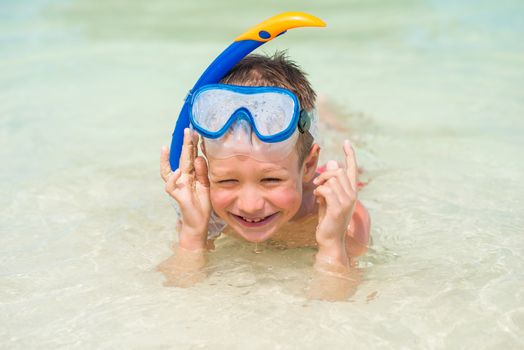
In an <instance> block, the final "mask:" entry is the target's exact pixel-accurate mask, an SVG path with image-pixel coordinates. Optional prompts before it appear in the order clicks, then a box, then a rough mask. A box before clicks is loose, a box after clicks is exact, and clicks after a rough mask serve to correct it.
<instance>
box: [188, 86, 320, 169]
mask: <svg viewBox="0 0 524 350" xmlns="http://www.w3.org/2000/svg"><path fill="white" fill-rule="evenodd" d="M313 117H314V116H313V113H311V112H307V111H305V110H303V109H301V108H300V104H299V101H298V99H297V97H296V96H295V95H294V94H293V93H292V92H291V91H289V90H287V89H282V88H279V87H261V86H236V85H224V84H210V85H204V86H203V87H201V88H200V89H198V90H197V91H195V92H194V94H193V95H192V98H191V101H190V102H189V120H190V123H191V127H192V128H193V129H194V130H196V131H197V132H198V133H199V134H200V135H201V136H202V137H203V139H204V145H205V149H206V154H207V155H208V156H211V157H213V158H221V159H223V158H228V157H231V156H236V155H245V156H249V157H251V158H254V159H256V160H260V161H278V160H281V159H283V158H285V157H286V156H287V155H288V154H289V153H290V152H291V150H292V149H293V146H294V145H295V144H296V141H297V138H298V133H299V132H300V133H304V132H306V131H308V130H309V129H310V127H311V122H312V119H313Z"/></svg>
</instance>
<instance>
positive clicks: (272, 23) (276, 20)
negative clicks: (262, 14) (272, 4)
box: [235, 12, 326, 42]
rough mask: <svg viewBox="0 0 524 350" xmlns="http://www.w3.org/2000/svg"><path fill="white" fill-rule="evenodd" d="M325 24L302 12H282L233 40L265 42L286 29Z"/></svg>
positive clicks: (323, 25) (322, 25)
mask: <svg viewBox="0 0 524 350" xmlns="http://www.w3.org/2000/svg"><path fill="white" fill-rule="evenodd" d="M325 26H326V23H325V22H324V21H322V20H321V19H320V18H318V17H315V16H313V15H310V14H308V13H304V12H284V13H281V14H279V15H276V16H273V17H271V18H269V19H266V20H265V21H263V22H260V23H259V24H257V25H256V26H254V27H251V28H250V29H248V30H247V31H246V32H244V33H243V34H241V35H239V36H238V37H236V38H235V41H242V40H256V41H260V42H267V41H270V40H271V39H274V38H275V37H277V36H279V35H280V34H282V33H284V32H285V31H286V30H288V29H293V28H299V27H325Z"/></svg>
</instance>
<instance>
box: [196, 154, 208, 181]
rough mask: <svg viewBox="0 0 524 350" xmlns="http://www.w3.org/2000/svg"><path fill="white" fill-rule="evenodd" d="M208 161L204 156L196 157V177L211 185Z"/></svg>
mask: <svg viewBox="0 0 524 350" xmlns="http://www.w3.org/2000/svg"><path fill="white" fill-rule="evenodd" d="M207 171H208V170H207V163H206V160H205V159H204V158H203V157H196V159H195V177H196V180H197V181H198V182H199V183H200V184H201V185H202V186H205V187H209V177H208V175H207Z"/></svg>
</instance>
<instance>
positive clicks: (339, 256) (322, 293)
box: [309, 141, 369, 300]
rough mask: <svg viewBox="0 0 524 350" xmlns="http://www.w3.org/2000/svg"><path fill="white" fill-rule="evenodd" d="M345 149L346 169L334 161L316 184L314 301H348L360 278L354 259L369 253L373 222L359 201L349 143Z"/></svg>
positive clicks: (328, 164) (310, 294)
mask: <svg viewBox="0 0 524 350" xmlns="http://www.w3.org/2000/svg"><path fill="white" fill-rule="evenodd" d="M343 148H344V153H345V154H346V165H345V167H340V166H339V165H338V163H337V162H336V161H333V160H331V161H329V162H328V163H327V169H326V171H325V172H323V173H322V174H320V175H319V176H318V177H317V178H315V180H314V181H313V183H314V184H315V185H317V188H316V189H315V191H314V194H315V196H316V197H317V202H318V204H319V214H318V217H319V223H318V226H317V231H316V240H317V243H318V253H317V254H316V256H315V265H314V267H315V271H316V272H315V277H314V278H313V283H312V286H311V290H310V293H309V296H310V297H313V298H320V299H326V300H344V299H347V297H349V295H350V294H352V293H353V292H354V291H355V290H356V286H357V285H358V283H359V278H356V277H358V276H357V275H355V273H357V271H356V270H352V269H350V258H351V257H353V256H357V255H358V254H362V253H363V252H364V251H365V250H364V249H363V246H364V247H365V246H366V244H367V242H366V240H367V237H368V236H369V225H368V226H365V225H363V224H365V223H367V222H368V221H369V220H368V221H366V220H365V219H366V218H365V217H364V216H363V214H364V213H365V209H364V208H363V207H362V206H361V205H360V204H359V203H358V201H357V165H356V161H355V154H354V151H353V148H352V147H351V146H350V144H349V141H345V142H344V147H343ZM363 219H364V220H363ZM348 227H349V229H348ZM353 243H357V244H355V245H353Z"/></svg>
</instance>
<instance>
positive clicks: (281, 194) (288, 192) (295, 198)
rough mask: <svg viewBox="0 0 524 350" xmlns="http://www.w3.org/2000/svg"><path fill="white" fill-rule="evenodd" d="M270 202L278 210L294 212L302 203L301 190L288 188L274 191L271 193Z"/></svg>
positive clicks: (292, 187)
mask: <svg viewBox="0 0 524 350" xmlns="http://www.w3.org/2000/svg"><path fill="white" fill-rule="evenodd" d="M270 197H271V202H272V203H273V204H274V205H276V206H278V207H279V208H286V209H287V210H289V211H296V210H298V208H300V204H301V203H302V191H301V188H297V187H295V186H288V187H285V188H279V189H275V191H272V192H271V196H270Z"/></svg>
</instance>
